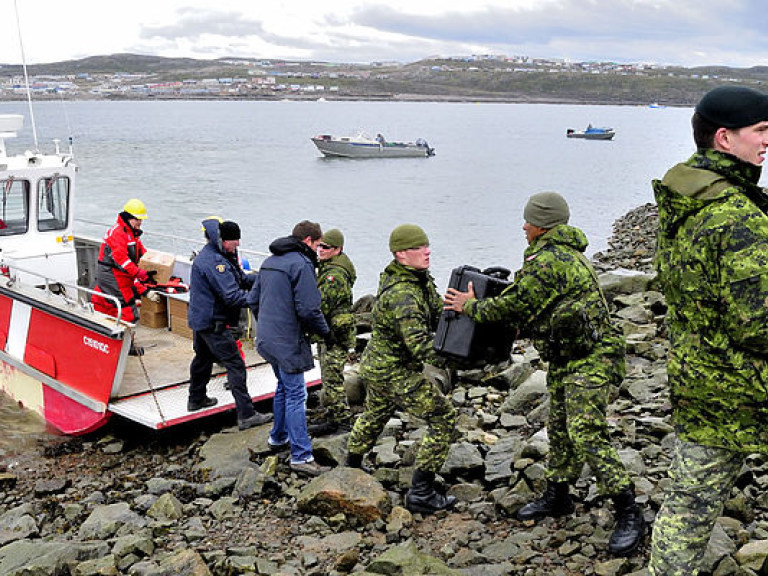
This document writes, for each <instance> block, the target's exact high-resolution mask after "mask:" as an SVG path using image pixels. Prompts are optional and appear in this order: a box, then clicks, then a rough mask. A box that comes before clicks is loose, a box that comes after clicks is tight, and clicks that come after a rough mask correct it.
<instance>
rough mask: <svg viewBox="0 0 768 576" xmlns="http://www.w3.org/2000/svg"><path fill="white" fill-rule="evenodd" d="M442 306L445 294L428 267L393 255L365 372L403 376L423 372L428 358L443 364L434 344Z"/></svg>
mask: <svg viewBox="0 0 768 576" xmlns="http://www.w3.org/2000/svg"><path fill="white" fill-rule="evenodd" d="M442 310H443V300H442V298H441V297H440V295H439V294H438V293H437V288H436V287H435V281H434V280H433V279H432V276H431V275H430V274H429V272H428V271H426V270H415V269H413V268H410V267H407V266H403V265H402V264H399V263H398V262H397V261H392V262H391V263H390V264H389V265H388V266H387V267H386V268H385V269H384V272H382V274H381V277H380V278H379V291H378V294H377V297H376V305H375V306H374V308H373V334H372V336H371V341H370V342H369V343H368V346H366V348H365V352H364V353H363V357H362V359H361V360H360V375H361V376H362V377H364V378H368V379H372V380H399V379H405V378H407V377H408V376H410V375H412V374H414V373H419V374H421V372H422V370H423V369H424V363H429V364H433V365H436V366H442V365H443V364H444V361H443V360H442V359H441V358H439V357H438V356H437V354H436V353H435V351H434V349H433V347H432V346H433V342H434V331H435V329H436V328H437V321H438V319H439V318H440V313H441V312H442Z"/></svg>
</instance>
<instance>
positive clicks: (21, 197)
mask: <svg viewBox="0 0 768 576" xmlns="http://www.w3.org/2000/svg"><path fill="white" fill-rule="evenodd" d="M0 186H2V191H3V195H2V198H0V236H15V235H17V234H26V232H27V230H29V181H28V180H17V179H15V178H8V179H7V180H0Z"/></svg>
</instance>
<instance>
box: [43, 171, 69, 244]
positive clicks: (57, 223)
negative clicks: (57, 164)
mask: <svg viewBox="0 0 768 576" xmlns="http://www.w3.org/2000/svg"><path fill="white" fill-rule="evenodd" d="M68 215H69V178H67V177H65V176H54V177H53V178H43V179H42V180H40V181H39V182H38V184H37V229H38V230H40V231H41V232H44V231H46V230H65V229H66V228H67V224H68V223H69V222H68Z"/></svg>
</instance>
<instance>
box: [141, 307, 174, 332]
mask: <svg viewBox="0 0 768 576" xmlns="http://www.w3.org/2000/svg"><path fill="white" fill-rule="evenodd" d="M139 323H140V324H141V325H142V326H146V327H147V328H168V313H167V312H165V311H163V312H148V311H147V310H144V309H143V308H142V309H141V311H140V312H139Z"/></svg>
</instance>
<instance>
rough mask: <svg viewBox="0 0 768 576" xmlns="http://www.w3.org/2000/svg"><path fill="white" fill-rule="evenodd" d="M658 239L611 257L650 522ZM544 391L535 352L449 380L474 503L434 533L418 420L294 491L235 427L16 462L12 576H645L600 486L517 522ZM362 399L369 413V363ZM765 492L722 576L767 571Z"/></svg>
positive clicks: (623, 238)
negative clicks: (564, 507) (614, 550)
mask: <svg viewBox="0 0 768 576" xmlns="http://www.w3.org/2000/svg"><path fill="white" fill-rule="evenodd" d="M655 224H656V210H655V206H653V205H645V206H641V207H639V208H637V209H635V210H633V211H632V212H630V213H629V214H627V215H626V216H624V217H623V218H621V219H620V220H618V221H617V222H616V224H615V228H614V235H613V238H612V239H611V241H610V243H609V246H610V248H609V249H608V250H607V251H605V252H603V253H600V254H596V255H595V257H594V261H595V263H596V265H597V268H598V270H599V271H600V273H601V275H600V279H601V283H602V284H603V286H604V288H605V290H606V293H607V296H608V298H609V300H610V302H611V303H612V306H613V307H614V310H613V313H614V320H615V322H616V323H617V324H618V325H620V326H621V327H622V328H623V330H624V333H625V334H626V337H627V342H628V357H627V368H628V369H627V377H626V379H625V380H624V382H623V383H622V385H621V386H620V387H619V388H618V389H616V390H615V391H614V394H613V401H612V402H611V405H610V408H609V422H610V426H611V430H612V436H613V438H614V440H615V442H616V445H617V446H618V447H619V448H620V455H621V457H622V459H623V461H624V463H625V465H626V466H627V468H628V470H630V472H631V475H632V477H633V479H634V481H635V483H636V486H637V493H638V500H639V501H640V502H641V503H642V505H643V506H644V507H645V517H646V520H647V521H648V522H649V523H650V522H652V520H653V518H654V515H655V513H656V511H657V510H658V507H659V505H660V503H661V502H662V499H663V491H664V486H665V482H666V469H667V465H668V463H669V459H670V450H671V447H672V442H673V429H672V426H671V425H670V421H669V403H668V397H667V387H666V384H667V379H666V366H665V356H666V352H667V348H668V344H667V341H666V339H665V328H664V318H665V313H666V306H665V303H664V298H663V296H662V295H661V294H660V293H659V292H658V291H656V290H655V289H654V275H653V272H652V257H653V238H654V233H655ZM362 319H364V315H363V316H361V320H362ZM545 375H546V365H544V364H543V363H542V362H541V361H540V359H539V356H538V354H537V352H536V351H535V349H533V348H532V347H531V346H530V345H529V343H527V342H525V341H521V342H518V343H517V344H516V346H515V349H514V351H513V355H512V358H511V360H510V362H508V363H505V364H502V365H495V366H486V367H485V368H483V369H478V370H472V371H463V372H458V373H457V374H456V375H454V377H452V378H448V377H447V375H446V374H444V373H441V372H435V373H434V374H433V376H434V377H435V378H437V379H438V380H439V381H440V382H441V383H442V385H443V386H444V389H445V390H446V393H447V394H448V395H449V396H450V397H451V398H452V399H453V402H454V404H455V405H456V407H457V410H458V411H459V414H460V416H459V419H458V430H459V436H460V437H459V439H458V440H457V441H456V443H455V444H454V446H453V447H452V449H451V451H450V454H449V457H448V460H447V462H446V464H445V466H444V468H443V470H442V471H441V475H440V476H441V478H442V481H443V484H444V488H445V490H446V491H447V492H448V493H450V494H453V495H455V496H457V498H458V499H459V504H458V505H457V507H456V509H455V510H454V511H452V512H450V513H439V514H437V515H434V516H424V517H423V516H421V515H412V514H410V513H409V512H408V511H407V510H405V509H404V508H403V507H402V506H403V496H404V494H405V490H406V489H407V487H408V485H409V483H410V476H411V471H412V469H413V461H414V453H415V446H416V445H417V444H418V442H419V439H420V437H421V436H422V434H423V432H424V427H423V423H420V422H418V421H414V420H411V419H409V418H408V417H407V416H406V415H404V414H398V417H397V418H395V419H393V420H391V421H390V422H389V423H388V425H387V428H386V431H385V433H384V434H383V435H382V437H381V438H380V439H379V441H378V443H377V446H376V448H375V450H374V451H373V453H372V454H371V455H370V456H371V459H370V460H371V462H370V463H371V464H373V466H374V469H375V473H374V474H373V475H368V474H365V473H364V472H362V471H360V470H356V469H347V468H344V467H340V466H337V467H335V468H334V469H333V470H332V471H331V472H329V473H327V474H325V475H323V476H321V477H319V478H316V479H313V480H307V479H304V478H300V477H297V476H296V475H295V474H293V473H292V472H291V471H290V470H289V468H288V466H287V462H286V461H285V458H284V456H281V455H274V454H271V453H270V452H269V451H268V450H267V449H266V438H267V434H268V432H269V425H266V426H262V427H260V428H255V429H250V430H246V431H242V432H241V431H238V430H237V428H236V427H230V426H231V424H232V415H231V414H228V415H223V416H221V417H220V418H215V419H213V420H211V421H207V422H206V423H205V424H202V425H201V424H199V423H194V424H192V425H189V426H185V427H181V428H179V429H173V430H170V431H164V432H159V433H151V432H148V431H147V430H146V429H144V428H141V427H139V426H134V425H131V424H129V423H126V422H122V421H119V420H115V421H114V422H113V423H112V424H111V425H110V426H109V427H108V428H107V429H106V430H102V431H100V432H99V433H98V434H95V435H93V436H91V437H86V438H76V439H71V438H70V439H64V438H62V439H58V440H53V439H48V440H46V441H44V442H41V443H40V445H39V447H38V449H37V450H28V451H26V452H24V453H20V454H12V453H6V454H0V575H6V576H22V575H24V576H37V575H73V576H93V575H112V574H130V575H136V576H160V575H168V576H170V575H199V576H203V575H207V574H216V575H235V574H270V575H317V576H319V575H329V576H333V575H341V574H348V573H354V574H360V575H362V574H391V575H395V574H402V575H407V576H408V575H419V574H446V575H448V574H455V575H467V576H469V575H471V576H497V575H498V576H501V575H507V574H511V575H525V576H544V575H547V576H566V575H576V574H579V575H599V576H613V575H622V574H643V573H644V572H645V571H644V566H645V564H646V562H647V554H648V541H647V540H646V542H645V544H644V546H643V547H642V548H641V549H640V550H639V551H638V552H637V553H636V555H634V556H632V557H630V558H613V557H611V556H609V554H608V552H607V545H608V538H609V536H610V533H611V531H612V528H613V516H612V510H611V505H610V503H608V502H603V501H602V500H601V499H600V498H599V497H598V496H597V495H596V493H595V492H594V482H593V481H591V479H590V472H589V470H588V469H585V470H584V473H583V476H582V478H581V480H580V481H579V482H578V484H577V485H576V487H575V490H574V494H575V496H576V497H577V499H578V503H577V509H576V513H575V514H574V515H573V516H570V517H567V518H560V519H548V520H545V521H543V522H541V523H539V524H535V525H534V524H531V523H521V522H518V521H517V520H515V519H514V513H515V511H516V510H517V509H518V508H519V507H520V506H521V505H522V504H524V503H525V502H527V501H528V500H529V499H531V498H532V497H533V496H534V495H536V493H538V492H540V491H541V490H542V488H543V486H544V482H545V481H544V470H545V465H546V458H547V452H548V440H547V436H546V431H545V422H546V414H547V410H548V400H547V395H546V387H545ZM347 384H348V391H349V394H350V397H351V398H352V399H353V400H357V401H359V400H360V396H361V392H360V389H359V384H358V382H357V378H356V376H355V370H354V366H353V367H352V370H350V372H349V374H348V382H347ZM316 412H317V409H316V408H313V409H312V410H310V413H312V414H314V413H316ZM345 443H346V436H345V435H339V436H334V437H328V438H322V439H319V440H315V442H314V445H315V449H316V450H315V452H316V457H317V459H318V460H320V461H322V462H323V463H328V464H338V463H339V462H343V459H344V452H345ZM767 485H768V465H767V464H766V461H765V459H764V458H762V457H758V456H753V457H751V458H750V459H749V462H748V464H747V466H745V468H744V470H743V471H742V474H741V476H740V478H739V481H738V483H737V487H736V488H735V489H734V490H733V493H732V494H731V498H730V500H729V501H728V504H727V506H726V510H725V512H724V515H723V517H722V518H721V519H720V520H719V521H718V524H717V526H716V529H715V531H714V534H713V537H712V540H711V542H710V548H709V551H708V554H707V560H706V566H707V569H706V572H705V573H706V574H711V575H713V576H729V575H739V576H746V575H756V574H766V573H768V572H767V571H766V569H767V568H768V566H766V556H768V513H767V512H768V494H766V491H765V487H766V486H767Z"/></svg>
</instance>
